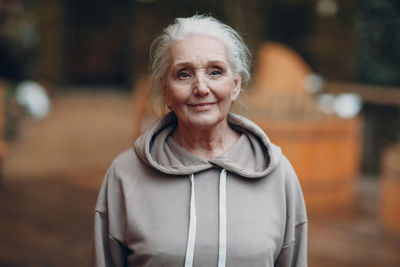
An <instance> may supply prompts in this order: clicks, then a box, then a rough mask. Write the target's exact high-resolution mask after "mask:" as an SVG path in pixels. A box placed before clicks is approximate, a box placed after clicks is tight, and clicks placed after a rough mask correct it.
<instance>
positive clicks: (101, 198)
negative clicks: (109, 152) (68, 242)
mask: <svg viewBox="0 0 400 267" xmlns="http://www.w3.org/2000/svg"><path fill="white" fill-rule="evenodd" d="M123 210H124V209H123V203H122V196H121V190H120V186H119V184H118V180H117V179H116V177H115V172H114V168H113V166H111V167H110V169H109V170H108V171H107V174H106V176H105V178H104V181H103V184H102V186H101V189H100V192H99V195H98V199H97V203H96V208H95V212H94V233H93V244H92V253H91V259H90V266H95V267H103V266H107V267H119V266H125V264H126V258H127V255H128V249H127V247H126V246H125V242H124V240H123V236H124V234H123V225H124V221H123V220H124V216H123V214H124V213H123Z"/></svg>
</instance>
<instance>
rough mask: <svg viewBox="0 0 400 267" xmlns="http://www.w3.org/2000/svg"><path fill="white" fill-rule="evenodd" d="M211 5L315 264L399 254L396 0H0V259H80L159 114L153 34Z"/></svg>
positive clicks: (399, 38) (396, 260)
mask: <svg viewBox="0 0 400 267" xmlns="http://www.w3.org/2000/svg"><path fill="white" fill-rule="evenodd" d="M196 13H198V14H211V15H213V16H215V17H216V18H218V19H219V20H221V21H223V22H225V23H227V24H228V25H231V26H232V27H233V28H235V29H236V30H237V31H238V32H239V33H240V34H241V35H242V37H243V38H244V39H245V41H246V43H247V44H248V46H249V48H250V50H251V51H252V54H253V64H252V72H253V80H252V82H251V84H250V86H249V88H248V90H247V91H246V92H245V93H244V96H243V98H244V100H245V102H246V103H247V108H246V109H245V110H241V111H239V112H241V113H243V114H244V115H246V116H248V117H250V118H251V119H253V120H254V121H255V122H256V123H258V124H259V125H260V126H261V127H262V128H263V129H264V130H265V131H266V132H267V134H268V135H269V136H270V138H271V140H272V141H273V142H275V143H277V144H279V145H280V146H281V147H282V149H283V152H284V153H285V154H286V155H287V156H288V158H289V160H290V161H291V162H292V164H293V166H294V168H295V169H296V172H297V173H298V176H299V179H300V182H301V184H302V187H303V191H304V195H305V199H306V202H307V207H308V212H309V218H310V226H309V263H310V266H400V167H399V165H400V141H399V135H400V49H399V47H400V1H398V0H362V1H361V0H246V1H242V0H231V1H211V0H196V1H192V0H186V1H176V0H170V1H162V0H136V1H135V0H107V1H106V0H79V1H78V0H68V1H67V0H52V1H50V0H0V130H1V138H0V139H1V140H0V159H1V160H0V163H1V164H0V266H86V265H87V263H88V258H89V251H90V243H91V235H92V219H93V218H92V216H93V208H94V205H95V201H96V196H97V192H98V189H99V187H100V184H101V181H102V178H103V175H104V173H105V171H106V169H107V167H108V166H109V164H110V162H111V161H112V159H113V158H114V157H115V156H116V155H118V153H120V152H121V151H123V150H125V149H127V148H129V147H130V146H132V145H133V143H134V140H135V138H136V137H137V136H138V135H139V134H140V132H141V131H142V130H143V129H144V128H145V127H146V126H147V125H149V123H150V122H151V121H152V120H154V116H152V115H151V112H150V111H149V110H150V107H149V106H150V104H149V96H148V95H149V94H148V83H147V77H148V67H147V63H148V51H149V45H150V43H151V41H152V40H153V39H154V38H155V37H156V36H157V34H159V33H160V31H161V29H162V28H163V27H165V26H166V25H167V24H169V23H172V22H173V20H174V18H176V17H181V16H191V15H193V14H196Z"/></svg>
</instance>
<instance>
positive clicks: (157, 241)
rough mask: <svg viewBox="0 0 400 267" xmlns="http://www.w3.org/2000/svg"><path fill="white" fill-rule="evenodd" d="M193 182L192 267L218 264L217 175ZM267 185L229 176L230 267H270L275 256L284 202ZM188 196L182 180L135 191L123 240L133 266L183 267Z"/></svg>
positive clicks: (200, 176) (279, 240)
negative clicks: (125, 242) (194, 220)
mask: <svg viewBox="0 0 400 267" xmlns="http://www.w3.org/2000/svg"><path fill="white" fill-rule="evenodd" d="M210 177H212V178H214V179H211V178H210ZM195 180H196V181H195V195H194V197H195V204H196V239H195V249H194V266H216V265H217V261H218V246H219V240H218V239H219V231H220V230H221V229H220V226H219V225H220V224H219V220H220V210H219V201H220V199H219V194H220V191H219V184H218V182H219V181H218V176H215V177H213V175H212V173H211V175H210V174H209V176H204V175H197V176H196V178H195ZM265 186H266V185H265V184H262V183H259V184H257V183H248V182H247V181H245V180H237V179H235V178H231V179H229V178H228V182H227V188H226V216H227V220H226V221H227V223H226V234H227V236H226V239H227V264H228V266H272V265H273V262H274V260H275V259H276V257H277V256H278V255H279V251H280V247H281V245H282V244H281V243H282V239H283V235H284V227H285V208H284V203H283V202H284V201H283V199H282V196H280V194H277V193H276V190H278V189H277V188H275V190H272V188H269V189H268V187H265ZM271 186H272V185H271ZM149 196H151V197H149ZM190 198H191V194H190V183H189V181H184V180H182V181H179V182H177V183H176V184H175V185H174V186H171V184H169V185H166V184H158V185H154V184H153V185H151V186H150V185H146V186H143V187H142V188H141V189H140V192H136V193H135V197H133V199H132V200H130V201H132V203H131V204H129V205H127V217H126V219H127V221H126V233H127V239H126V240H127V242H128V246H129V248H130V249H131V250H132V251H134V253H133V254H132V255H131V258H130V259H129V261H130V262H131V263H135V264H137V265H138V263H140V265H139V266H183V263H184V259H185V252H186V245H187V239H188V232H189V220H190V217H189V214H190V208H189V203H190ZM137 265H135V266H137Z"/></svg>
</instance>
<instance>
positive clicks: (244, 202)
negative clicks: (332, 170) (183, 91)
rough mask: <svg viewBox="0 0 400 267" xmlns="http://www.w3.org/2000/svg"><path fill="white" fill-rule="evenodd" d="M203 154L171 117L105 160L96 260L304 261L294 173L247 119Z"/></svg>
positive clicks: (303, 225) (301, 209) (236, 121)
mask: <svg viewBox="0 0 400 267" xmlns="http://www.w3.org/2000/svg"><path fill="white" fill-rule="evenodd" d="M228 122H229V124H230V125H231V127H232V128H234V129H236V130H237V131H239V132H241V136H240V138H239V140H238V141H237V142H236V143H235V144H234V145H233V146H232V147H231V148H230V149H229V150H228V151H226V152H225V153H224V154H223V155H221V156H218V157H216V158H213V159H210V160H204V159H201V158H199V157H197V156H195V155H193V154H191V153H190V152H188V151H187V150H185V149H184V148H182V147H181V146H179V145H178V144H177V143H175V142H174V140H173V139H172V138H171V137H170V135H171V133H172V132H173V130H174V129H175V128H176V123H177V122H176V117H175V116H174V114H173V113H170V114H168V115H167V116H165V117H164V118H163V119H162V120H160V121H158V122H157V123H156V124H155V125H154V126H152V127H151V128H150V129H148V130H147V131H146V133H145V134H144V135H142V136H141V137H140V138H139V139H138V140H137V141H136V143H135V146H134V149H129V150H127V151H125V152H123V153H122V154H120V155H119V156H118V157H117V158H116V159H115V160H114V161H113V163H112V164H111V166H110V168H109V170H108V172H107V174H106V176H105V179H104V182H103V185H102V188H101V190H100V193H99V196H98V201H97V204H96V209H95V227H94V248H93V257H92V262H93V265H94V266H207V267H208V266H238V267H239V266H240V267H243V266H260V267H261V266H307V255H306V254H307V216H306V210H305V204H304V200H303V196H302V192H301V189H300V185H299V182H298V180H297V177H296V174H295V172H294V170H293V169H292V167H291V165H290V163H289V162H288V160H287V159H286V158H285V157H284V156H283V155H282V154H281V150H280V148H279V147H277V146H275V145H273V144H271V143H270V141H269V139H268V137H267V136H266V135H265V133H264V132H263V131H262V130H261V129H260V128H259V127H257V126H256V125H255V124H254V123H252V122H251V121H249V120H247V119H245V118H243V117H240V116H238V115H234V114H229V115H228Z"/></svg>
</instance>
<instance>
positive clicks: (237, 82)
mask: <svg viewBox="0 0 400 267" xmlns="http://www.w3.org/2000/svg"><path fill="white" fill-rule="evenodd" d="M241 88H242V77H241V76H240V74H238V75H237V76H236V78H235V79H234V80H233V89H232V94H231V97H232V99H231V100H232V101H235V100H236V98H238V96H239V94H240V89H241Z"/></svg>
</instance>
